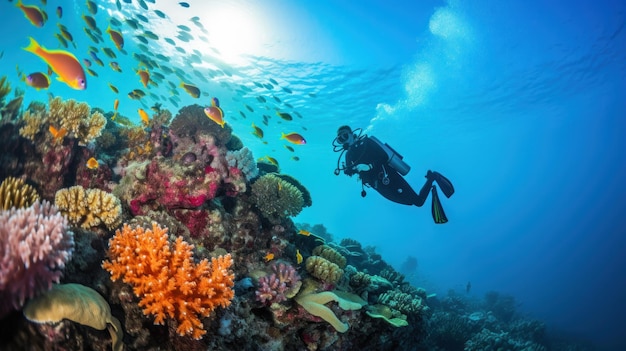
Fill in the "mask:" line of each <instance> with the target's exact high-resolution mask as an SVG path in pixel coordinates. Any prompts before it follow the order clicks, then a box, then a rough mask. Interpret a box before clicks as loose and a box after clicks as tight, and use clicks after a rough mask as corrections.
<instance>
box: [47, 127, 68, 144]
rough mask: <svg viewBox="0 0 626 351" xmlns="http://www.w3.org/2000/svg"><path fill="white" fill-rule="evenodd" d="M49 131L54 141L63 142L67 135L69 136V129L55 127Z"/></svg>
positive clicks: (49, 128)
mask: <svg viewBox="0 0 626 351" xmlns="http://www.w3.org/2000/svg"><path fill="white" fill-rule="evenodd" d="M48 131H49V132H50V134H52V139H53V140H54V141H61V140H63V138H64V137H65V135H67V129H65V128H61V129H56V128H55V127H53V126H50V127H48Z"/></svg>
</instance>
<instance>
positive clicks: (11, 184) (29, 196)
mask: <svg viewBox="0 0 626 351" xmlns="http://www.w3.org/2000/svg"><path fill="white" fill-rule="evenodd" d="M38 199H39V194H37V191H36V190H35V188H33V187H32V186H30V185H28V184H26V183H25V182H24V180H23V179H20V178H13V177H8V178H6V179H5V180H3V181H2V184H0V209H2V210H9V209H11V208H12V207H16V208H25V207H29V206H30V205H32V204H33V203H35V201H37V200H38Z"/></svg>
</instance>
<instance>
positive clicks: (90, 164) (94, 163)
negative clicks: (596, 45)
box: [85, 157, 100, 169]
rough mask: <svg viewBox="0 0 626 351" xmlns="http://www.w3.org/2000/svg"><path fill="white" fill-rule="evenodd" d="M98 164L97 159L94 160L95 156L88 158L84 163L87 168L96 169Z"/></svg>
mask: <svg viewBox="0 0 626 351" xmlns="http://www.w3.org/2000/svg"><path fill="white" fill-rule="evenodd" d="M99 165H100V164H99V163H98V160H96V159H95V158H93V157H92V158H90V159H88V160H87V163H85V166H87V168H89V169H98V166H99Z"/></svg>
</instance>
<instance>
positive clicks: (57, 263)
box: [0, 201, 74, 317]
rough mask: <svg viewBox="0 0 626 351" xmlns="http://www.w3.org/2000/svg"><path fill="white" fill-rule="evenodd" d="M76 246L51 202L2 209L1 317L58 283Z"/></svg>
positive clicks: (0, 238) (65, 222)
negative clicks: (21, 207) (22, 207)
mask: <svg viewBox="0 0 626 351" xmlns="http://www.w3.org/2000/svg"><path fill="white" fill-rule="evenodd" d="M73 249H74V236H73V233H72V232H71V231H68V230H67V219H65V217H63V216H62V215H61V214H60V213H59V212H57V209H56V207H54V206H52V205H51V204H50V203H49V202H47V201H44V202H43V203H40V202H39V201H37V202H35V203H34V204H33V205H32V206H30V207H28V208H24V209H15V208H12V209H10V210H8V211H0V317H1V316H2V315H3V314H4V313H6V312H8V311H10V310H11V309H19V308H21V307H22V305H23V304H24V301H25V300H26V299H27V298H31V297H33V296H35V295H37V294H39V293H41V292H42V291H44V290H47V289H50V288H51V287H52V283H53V282H58V281H59V278H60V277H61V270H62V269H63V268H64V267H65V262H67V261H68V260H69V259H70V257H71V256H72V251H73Z"/></svg>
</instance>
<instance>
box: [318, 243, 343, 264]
mask: <svg viewBox="0 0 626 351" xmlns="http://www.w3.org/2000/svg"><path fill="white" fill-rule="evenodd" d="M312 254H313V255H314V256H320V257H324V258H325V259H327V260H329V261H330V262H332V263H334V264H336V265H337V266H339V268H341V269H344V268H346V258H345V257H343V256H342V255H341V254H340V253H339V252H337V250H335V249H333V248H332V247H330V246H328V245H319V246H316V247H315V248H314V249H313V252H312Z"/></svg>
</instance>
